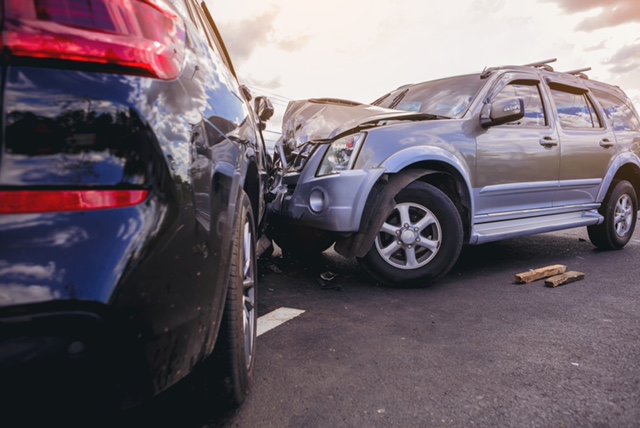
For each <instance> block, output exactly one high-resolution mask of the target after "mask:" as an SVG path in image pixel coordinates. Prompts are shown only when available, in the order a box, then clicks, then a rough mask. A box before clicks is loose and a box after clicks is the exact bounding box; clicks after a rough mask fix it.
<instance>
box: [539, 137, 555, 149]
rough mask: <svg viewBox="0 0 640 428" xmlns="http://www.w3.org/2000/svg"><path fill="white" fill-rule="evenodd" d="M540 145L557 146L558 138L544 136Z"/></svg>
mask: <svg viewBox="0 0 640 428" xmlns="http://www.w3.org/2000/svg"><path fill="white" fill-rule="evenodd" d="M540 145H541V146H544V147H555V146H557V145H558V140H556V139H555V138H551V137H543V138H542V139H540Z"/></svg>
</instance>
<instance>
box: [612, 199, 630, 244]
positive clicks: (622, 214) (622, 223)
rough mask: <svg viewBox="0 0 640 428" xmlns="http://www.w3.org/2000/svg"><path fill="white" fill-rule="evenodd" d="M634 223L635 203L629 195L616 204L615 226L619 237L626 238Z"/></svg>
mask: <svg viewBox="0 0 640 428" xmlns="http://www.w3.org/2000/svg"><path fill="white" fill-rule="evenodd" d="M632 222H633V203H632V202H631V198H630V197H629V195H622V196H621V197H620V199H618V202H617V203H616V210H615V214H614V220H613V225H614V228H615V230H616V234H617V235H618V236H626V235H627V234H628V233H629V231H630V230H631V224H632Z"/></svg>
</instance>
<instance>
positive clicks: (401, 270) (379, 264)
mask: <svg viewBox="0 0 640 428" xmlns="http://www.w3.org/2000/svg"><path fill="white" fill-rule="evenodd" d="M395 203H396V206H395V208H394V209H393V211H392V212H391V214H390V215H389V216H388V217H387V218H386V220H385V221H384V223H383V224H382V227H381V228H380V231H379V232H378V234H377V236H376V238H375V241H374V243H373V245H372V246H371V248H370V249H369V252H368V253H367V254H366V255H365V256H364V257H363V258H361V259H358V260H359V261H360V263H361V264H362V266H363V267H364V268H365V270H366V271H367V272H368V273H369V274H371V276H373V277H374V278H375V279H377V280H378V281H380V282H382V283H383V284H385V285H388V286H391V287H424V286H427V285H429V284H430V283H432V282H434V281H436V280H438V279H440V278H441V277H443V276H444V275H445V274H446V273H447V272H448V271H449V270H450V269H451V268H452V267H453V265H454V264H455V262H456V260H457V258H458V255H459V254H460V250H461V248H462V240H463V237H462V221H461V219H460V215H459V213H458V210H457V209H456V207H455V205H454V204H453V202H451V200H450V199H449V198H448V197H447V195H445V194H444V193H443V192H442V191H441V190H439V189H438V188H436V187H434V186H432V185H430V184H427V183H423V182H420V181H416V182H413V183H411V184H409V185H408V186H407V187H405V188H404V189H402V190H401V191H400V192H399V193H398V194H397V195H396V197H395Z"/></svg>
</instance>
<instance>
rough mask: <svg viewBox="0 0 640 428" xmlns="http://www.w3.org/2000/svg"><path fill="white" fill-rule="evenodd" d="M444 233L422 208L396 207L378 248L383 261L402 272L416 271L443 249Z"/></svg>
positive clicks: (379, 235) (404, 205)
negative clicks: (404, 270)
mask: <svg viewBox="0 0 640 428" xmlns="http://www.w3.org/2000/svg"><path fill="white" fill-rule="evenodd" d="M441 242H442V229H441V227H440V223H439V222H438V219H437V218H436V217H435V216H434V214H433V213H432V212H431V211H430V210H428V209H427V208H425V207H424V206H422V205H420V204H416V203H413V202H404V203H400V204H398V205H396V207H395V208H394V210H393V212H392V213H391V215H390V216H389V217H388V218H387V219H386V221H385V222H384V224H383V225H382V228H381V229H380V232H379V233H378V236H377V237H376V241H375V245H376V249H377V251H378V254H379V255H380V256H381V257H382V259H383V260H384V261H385V262H387V263H388V264H390V265H391V266H393V267H396V268H399V269H417V268H420V267H422V266H424V265H426V264H427V263H429V262H430V261H431V260H432V259H433V258H434V257H435V255H436V254H437V253H438V250H439V249H440V244H441Z"/></svg>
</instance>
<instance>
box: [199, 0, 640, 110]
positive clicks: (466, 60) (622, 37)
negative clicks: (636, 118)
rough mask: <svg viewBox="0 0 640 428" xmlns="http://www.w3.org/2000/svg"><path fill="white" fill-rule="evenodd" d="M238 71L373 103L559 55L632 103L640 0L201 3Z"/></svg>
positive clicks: (307, 94)
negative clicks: (440, 81) (402, 90)
mask: <svg viewBox="0 0 640 428" xmlns="http://www.w3.org/2000/svg"><path fill="white" fill-rule="evenodd" d="M206 1H207V3H208V4H209V6H210V9H211V10H212V14H213V15H214V19H215V20H216V22H217V24H218V26H219V27H220V32H221V33H222V36H223V38H224V39H225V41H226V43H227V47H228V49H229V51H230V54H231V57H232V59H233V61H234V64H235V67H236V69H237V71H238V74H239V77H240V79H241V80H242V81H243V82H244V83H246V84H248V85H249V86H250V87H252V88H259V89H261V90H263V91H266V92H268V93H271V94H274V95H277V96H280V97H284V98H286V99H304V98H312V97H337V98H345V99H352V100H356V101H361V102H371V101H373V100H374V99H376V98H378V97H379V96H380V95H382V94H384V93H386V92H388V91H389V90H391V89H394V88H396V87H398V86H400V85H403V84H406V83H412V82H421V81H425V80H431V79H435V78H439V77H446V76H450V75H455V74H465V73H471V72H478V71H481V70H482V69H483V68H484V67H485V66H496V65H506V64H525V63H530V62H536V61H540V60H546V59H549V58H557V59H558V61H557V62H556V63H554V64H553V67H554V68H555V69H556V70H559V71H568V70H574V69H578V68H583V67H591V69H592V70H591V71H590V72H588V73H587V74H588V75H589V76H590V78H592V79H597V80H603V81H606V82H609V83H614V84H617V85H619V86H620V87H622V88H623V89H624V90H625V91H626V92H627V93H628V94H629V95H630V96H631V97H632V99H633V100H634V103H635V105H636V108H637V109H639V110H640V0H517V1H513V0H444V1H442V0H439V1H436V0H322V1H314V0H234V1H225V0H206Z"/></svg>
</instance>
